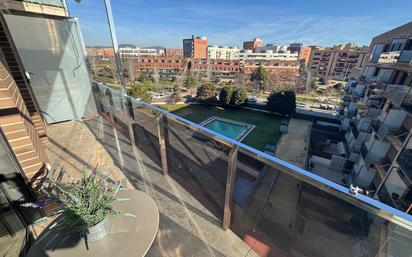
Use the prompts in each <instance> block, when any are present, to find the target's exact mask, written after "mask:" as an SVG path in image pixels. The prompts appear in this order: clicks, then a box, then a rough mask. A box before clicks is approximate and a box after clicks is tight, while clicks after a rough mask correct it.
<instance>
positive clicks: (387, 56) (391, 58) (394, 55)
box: [378, 51, 401, 64]
mask: <svg viewBox="0 0 412 257" xmlns="http://www.w3.org/2000/svg"><path fill="white" fill-rule="evenodd" d="M400 54H401V52H400V51H393V52H385V53H381V55H380V56H379V59H378V63H382V64H390V63H396V62H397V61H398V58H399V56H400Z"/></svg>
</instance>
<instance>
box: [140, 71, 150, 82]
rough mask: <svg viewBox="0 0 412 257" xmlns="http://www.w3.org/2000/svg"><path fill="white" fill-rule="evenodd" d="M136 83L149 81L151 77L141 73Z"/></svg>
mask: <svg viewBox="0 0 412 257" xmlns="http://www.w3.org/2000/svg"><path fill="white" fill-rule="evenodd" d="M137 80H138V81H140V82H145V81H149V80H151V76H150V74H149V73H146V72H142V73H140V74H139V77H138V78H137Z"/></svg>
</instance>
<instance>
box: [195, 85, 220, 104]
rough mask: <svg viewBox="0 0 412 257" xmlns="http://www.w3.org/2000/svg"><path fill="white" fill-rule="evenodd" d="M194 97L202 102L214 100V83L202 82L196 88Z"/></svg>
mask: <svg viewBox="0 0 412 257" xmlns="http://www.w3.org/2000/svg"><path fill="white" fill-rule="evenodd" d="M196 97H197V98H198V99H199V100H201V101H204V102H213V101H215V100H216V86H215V85H214V84H210V83H208V84H203V85H201V86H200V87H199V88H198V89H197V93H196Z"/></svg>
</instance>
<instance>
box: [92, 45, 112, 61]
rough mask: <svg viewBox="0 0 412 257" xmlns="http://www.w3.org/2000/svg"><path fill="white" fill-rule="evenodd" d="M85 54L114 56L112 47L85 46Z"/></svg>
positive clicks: (102, 56)
mask: <svg viewBox="0 0 412 257" xmlns="http://www.w3.org/2000/svg"><path fill="white" fill-rule="evenodd" d="M86 53H87V56H94V57H100V58H114V51H113V48H108V47H92V46H89V47H86Z"/></svg>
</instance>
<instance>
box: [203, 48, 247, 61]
mask: <svg viewBox="0 0 412 257" xmlns="http://www.w3.org/2000/svg"><path fill="white" fill-rule="evenodd" d="M239 53H240V49H239V48H238V47H228V46H209V47H208V48H207V57H208V58H209V59H221V60H239Z"/></svg>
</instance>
